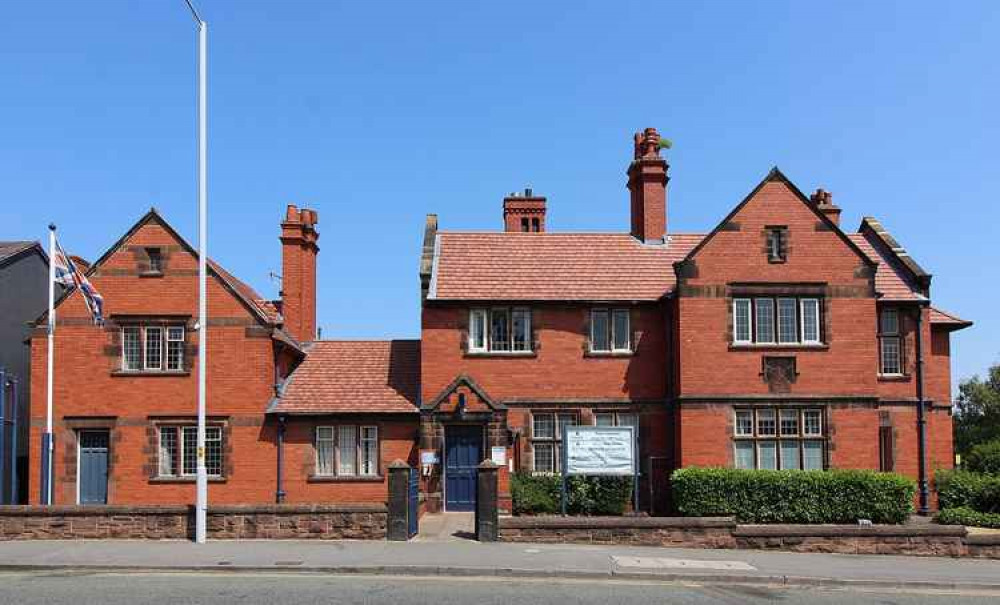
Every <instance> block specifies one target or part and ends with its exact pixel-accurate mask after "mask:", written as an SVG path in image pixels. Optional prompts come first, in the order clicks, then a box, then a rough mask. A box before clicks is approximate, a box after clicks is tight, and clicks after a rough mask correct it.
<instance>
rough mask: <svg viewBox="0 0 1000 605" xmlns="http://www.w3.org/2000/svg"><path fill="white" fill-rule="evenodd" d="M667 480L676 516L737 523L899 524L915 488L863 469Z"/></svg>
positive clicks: (722, 473) (721, 472)
mask: <svg viewBox="0 0 1000 605" xmlns="http://www.w3.org/2000/svg"><path fill="white" fill-rule="evenodd" d="M671 482H672V486H673V495H674V502H675V503H676V506H677V509H678V510H679V511H680V513H681V514H682V515H685V516H691V517H699V516H714V515H725V516H729V515H732V516H734V517H736V519H737V521H739V522H741V523H855V522H857V521H858V519H869V520H871V521H872V522H874V523H902V522H904V521H906V518H907V517H908V516H909V515H910V513H912V512H913V496H914V494H915V493H916V489H917V486H916V483H915V482H913V481H912V480H910V479H907V478H905V477H902V476H900V475H896V474H892V473H877V472H875V471H863V470H831V471H766V470H762V471H755V470H737V469H728V468H683V469H679V470H676V471H674V473H673V474H672V475H671Z"/></svg>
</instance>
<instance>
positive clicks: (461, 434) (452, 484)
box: [444, 425, 483, 511]
mask: <svg viewBox="0 0 1000 605" xmlns="http://www.w3.org/2000/svg"><path fill="white" fill-rule="evenodd" d="M444 443H445V453H444V463H445V469H444V473H445V487H444V489H445V509H446V510H448V511H473V510H475V509H476V467H477V466H478V465H479V463H480V462H482V461H483V428H482V427H481V426H468V425H455V426H448V427H445V438H444Z"/></svg>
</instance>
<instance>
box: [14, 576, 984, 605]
mask: <svg viewBox="0 0 1000 605" xmlns="http://www.w3.org/2000/svg"><path fill="white" fill-rule="evenodd" d="M997 599H998V595H997V594H973V593H956V592H947V593H946V592H900V591H889V590H884V591H857V590H850V591H847V590H833V589H830V590H827V589H812V588H810V589H806V588H777V587H775V588H771V587H765V586H695V585H681V584H669V583H660V582H643V581H616V580H556V579H550V578H547V579H544V580H543V579H538V580H528V579H517V580H511V579H507V580H498V579H477V578H459V579H455V578H443V577H412V578H405V577H384V578H379V577H372V576H330V575H321V574H290V573H282V574H248V573H227V572H216V573H203V574H197V573H115V574H107V573H75V572H34V573H20V572H17V573H15V572H11V573H0V605H5V604H7V603H11V604H15V603H16V604H17V605H32V604H35V603H46V604H50V603H52V604H59V603H72V604H73V605H91V604H94V605H97V604H100V605H118V604H123V605H124V604H128V605H136V604H139V603H199V604H201V603H209V604H211V603H241V604H246V605H256V604H272V603H280V604H281V605H294V604H297V603H337V604H346V603H352V604H353V603H357V604H365V605H369V604H374V603H391V604H392V605H412V604H417V603H433V604H435V605H449V604H452V603H475V604H477V605H486V604H492V603H496V604H497V605H501V604H502V605H520V604H529V603H531V604H537V603H574V604H580V605H588V604H591V603H593V604H595V605H597V604H599V605H617V604H632V603H635V604H642V605H653V604H655V603H671V604H689V603H696V604H701V603H725V604H736V603H773V602H781V603H785V604H789V605H794V604H798V603H808V604H810V605H825V604H828V603H852V604H859V605H864V604H869V603H871V604H875V603H878V604H892V603H899V604H901V605H902V604H906V605H910V604H918V603H955V604H965V603H996V602H997Z"/></svg>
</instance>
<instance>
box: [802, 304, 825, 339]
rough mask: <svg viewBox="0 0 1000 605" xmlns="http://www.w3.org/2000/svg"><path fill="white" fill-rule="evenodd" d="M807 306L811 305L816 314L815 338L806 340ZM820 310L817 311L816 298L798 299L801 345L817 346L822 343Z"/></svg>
mask: <svg viewBox="0 0 1000 605" xmlns="http://www.w3.org/2000/svg"><path fill="white" fill-rule="evenodd" d="M807 304H809V305H812V306H813V309H814V310H815V312H816V338H815V339H807V338H806V306H807ZM820 315H821V313H820V310H819V299H818V298H800V299H799V324H800V325H799V338H800V340H801V341H802V344H807V345H818V344H821V343H822V342H823V337H822V334H823V330H822V327H821V323H820V320H819V318H820Z"/></svg>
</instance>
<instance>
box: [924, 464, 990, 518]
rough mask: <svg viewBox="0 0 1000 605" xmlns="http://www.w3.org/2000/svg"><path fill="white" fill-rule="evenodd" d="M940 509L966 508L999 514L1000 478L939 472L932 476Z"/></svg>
mask: <svg viewBox="0 0 1000 605" xmlns="http://www.w3.org/2000/svg"><path fill="white" fill-rule="evenodd" d="M934 486H935V487H936V488H937V492H938V506H939V507H940V508H941V509H948V508H960V507H966V508H970V509H972V510H974V511H977V512H980V513H1000V476H996V475H985V474H983V473H973V472H970V471H951V470H941V471H938V472H937V473H936V474H935V475H934Z"/></svg>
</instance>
